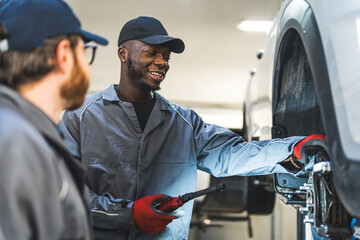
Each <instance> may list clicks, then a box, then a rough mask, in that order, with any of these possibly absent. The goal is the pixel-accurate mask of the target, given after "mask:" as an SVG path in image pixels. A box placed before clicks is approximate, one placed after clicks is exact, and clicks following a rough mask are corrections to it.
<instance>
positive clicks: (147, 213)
mask: <svg viewBox="0 0 360 240" xmlns="http://www.w3.org/2000/svg"><path fill="white" fill-rule="evenodd" d="M168 198H169V196H164V195H162V194H157V195H154V196H148V197H144V198H141V199H139V200H137V201H135V202H134V205H133V208H132V212H133V218H134V222H135V226H136V227H137V228H139V229H141V230H143V231H144V232H146V233H157V232H161V231H164V230H165V229H166V225H168V224H169V223H171V222H172V220H173V219H175V218H176V217H175V216H169V215H164V214H159V213H158V212H155V211H154V210H155V209H154V203H160V202H162V201H165V200H166V199H168Z"/></svg>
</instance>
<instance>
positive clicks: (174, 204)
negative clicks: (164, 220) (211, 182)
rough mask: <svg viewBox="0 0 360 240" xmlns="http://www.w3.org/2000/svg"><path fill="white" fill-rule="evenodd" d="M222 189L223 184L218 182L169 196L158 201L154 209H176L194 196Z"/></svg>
mask: <svg viewBox="0 0 360 240" xmlns="http://www.w3.org/2000/svg"><path fill="white" fill-rule="evenodd" d="M224 189H225V184H223V183H220V184H218V185H215V186H213V187H209V188H206V189H204V190H200V191H197V192H191V193H186V194H184V195H182V196H179V197H171V198H169V199H167V200H165V201H164V202H162V203H160V204H159V205H158V206H156V209H158V210H160V211H163V212H173V211H175V210H176V209H178V208H179V207H181V206H182V205H184V203H186V202H188V201H190V200H192V199H194V198H196V197H200V196H203V195H206V194H209V193H213V192H217V191H223V190H224Z"/></svg>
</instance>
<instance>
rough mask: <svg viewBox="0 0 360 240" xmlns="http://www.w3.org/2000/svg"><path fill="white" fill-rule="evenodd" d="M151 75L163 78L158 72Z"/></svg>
mask: <svg viewBox="0 0 360 240" xmlns="http://www.w3.org/2000/svg"><path fill="white" fill-rule="evenodd" d="M150 73H151V74H152V75H155V76H159V77H162V74H160V73H157V72H150Z"/></svg>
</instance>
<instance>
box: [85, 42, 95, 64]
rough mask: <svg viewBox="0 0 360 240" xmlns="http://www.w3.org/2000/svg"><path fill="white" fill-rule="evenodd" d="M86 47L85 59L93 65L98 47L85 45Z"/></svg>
mask: <svg viewBox="0 0 360 240" xmlns="http://www.w3.org/2000/svg"><path fill="white" fill-rule="evenodd" d="M84 47H85V51H84V52H85V58H86V60H87V61H88V63H89V64H90V65H91V64H92V63H93V61H94V59H95V52H96V48H97V46H96V45H94V44H90V43H85V44H84Z"/></svg>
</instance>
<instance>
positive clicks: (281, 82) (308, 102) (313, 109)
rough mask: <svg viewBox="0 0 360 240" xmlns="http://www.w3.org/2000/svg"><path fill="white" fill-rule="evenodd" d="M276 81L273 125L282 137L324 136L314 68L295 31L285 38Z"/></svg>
mask: <svg viewBox="0 0 360 240" xmlns="http://www.w3.org/2000/svg"><path fill="white" fill-rule="evenodd" d="M278 57H279V59H278V61H277V66H275V68H276V71H277V76H278V77H277V78H275V79H274V81H275V84H274V111H273V125H274V127H276V128H278V129H281V131H282V134H281V135H282V136H281V137H286V136H294V135H300V136H306V135H310V134H314V133H317V134H324V127H323V124H322V119H321V113H320V107H319V103H318V98H317V94H316V90H315V85H314V81H313V74H312V72H311V66H310V63H309V60H308V56H307V54H306V51H305V48H304V45H303V42H302V39H301V37H300V35H299V34H298V33H297V32H296V30H294V29H290V30H289V31H287V33H286V34H285V35H284V37H283V40H282V42H281V45H280V52H279V55H278Z"/></svg>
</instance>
